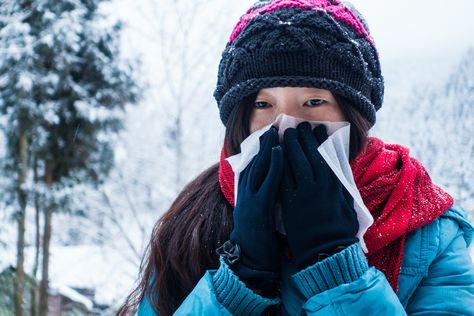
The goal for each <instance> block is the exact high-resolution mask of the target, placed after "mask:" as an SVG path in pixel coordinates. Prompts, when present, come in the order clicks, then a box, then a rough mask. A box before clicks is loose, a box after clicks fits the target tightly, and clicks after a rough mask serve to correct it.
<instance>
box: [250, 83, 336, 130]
mask: <svg viewBox="0 0 474 316" xmlns="http://www.w3.org/2000/svg"><path fill="white" fill-rule="evenodd" d="M282 113H284V114H286V115H291V116H294V117H297V118H302V119H304V120H307V121H329V122H341V121H344V120H345V118H344V114H343V113H342V111H341V108H340V107H339V104H337V101H336V100H335V99H334V96H333V95H332V93H331V92H330V91H329V90H325V89H317V88H300V87H276V88H265V89H261V90H260V91H259V93H258V95H257V98H256V99H255V103H254V108H253V110H252V113H251V115H250V132H251V133H253V132H255V131H256V130H258V129H260V128H262V127H264V126H265V125H268V124H270V123H272V122H273V121H275V119H276V118H277V116H278V115H279V114H282Z"/></svg>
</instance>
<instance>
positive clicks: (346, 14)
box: [229, 0, 375, 46]
mask: <svg viewBox="0 0 474 316" xmlns="http://www.w3.org/2000/svg"><path fill="white" fill-rule="evenodd" d="M282 8H301V9H306V10H314V11H320V10H325V11H328V12H331V14H332V16H333V17H334V19H336V20H338V21H341V22H343V23H345V24H347V25H349V26H351V27H352V28H353V29H354V30H355V31H357V33H359V34H360V35H362V36H364V37H365V39H366V40H367V41H369V42H370V43H371V44H372V45H374V42H373V39H372V37H371V36H370V34H369V32H368V31H367V30H366V29H365V27H364V24H363V23H362V22H361V21H360V20H359V19H358V18H357V15H356V14H354V12H353V11H352V10H351V9H349V8H346V7H344V6H341V3H340V1H339V0H332V1H328V0H275V1H273V2H271V3H269V4H267V5H265V6H263V7H260V8H256V9H253V10H252V9H249V10H248V11H247V12H246V14H244V15H243V16H242V17H241V18H240V20H239V22H238V23H237V25H236V26H235V27H234V30H233V31H232V34H231V35H230V39H229V41H230V42H231V43H232V42H233V41H234V40H235V39H236V38H237V36H238V35H239V34H240V32H242V30H243V29H244V28H245V26H246V25H247V23H248V22H249V21H250V20H252V19H253V18H254V17H256V16H257V15H259V14H265V13H269V12H273V11H276V10H279V9H282ZM261 12H262V13H261ZM374 46H375V45H374Z"/></svg>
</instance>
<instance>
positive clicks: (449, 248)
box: [293, 209, 474, 316]
mask: <svg viewBox="0 0 474 316" xmlns="http://www.w3.org/2000/svg"><path fill="white" fill-rule="evenodd" d="M437 225H438V227H437V231H436V233H435V234H434V238H436V239H437V240H436V244H437V245H438V250H437V253H436V254H435V255H434V256H433V260H432V261H431V263H430V265H429V269H428V272H427V274H426V276H425V277H424V278H423V279H422V280H421V281H420V283H419V284H418V286H417V287H416V289H415V291H414V292H413V295H412V296H411V297H410V299H409V301H408V304H407V306H406V307H405V308H403V305H402V304H401V302H400V300H399V299H398V297H397V295H396V294H395V292H394V291H393V290H392V288H391V287H390V285H389V283H388V281H387V280H386V278H385V276H384V275H383V273H382V272H380V271H378V270H377V269H375V268H374V267H368V264H367V259H366V258H365V255H364V254H363V252H362V250H361V249H360V246H359V245H358V244H354V245H352V246H351V247H348V248H346V249H345V250H343V251H341V252H339V253H337V254H335V255H333V256H331V257H329V258H326V259H325V260H323V261H321V262H318V263H316V264H314V265H313V266H311V267H309V268H307V269H305V270H302V271H300V272H298V273H297V274H295V275H294V276H293V280H294V282H295V284H296V285H297V287H298V289H299V290H300V291H301V292H302V293H303V295H304V296H305V298H306V299H307V301H306V303H305V304H304V305H303V310H304V312H305V313H306V314H308V315H318V316H320V315H321V316H323V315H359V314H360V315H417V316H418V315H474V307H473V306H474V266H473V262H472V259H471V258H470V256H469V251H468V249H467V247H468V246H469V244H470V242H471V240H472V235H473V229H472V226H471V225H470V224H469V223H468V222H467V221H466V220H465V218H464V216H463V215H462V213H460V212H459V209H457V210H456V209H451V210H450V211H449V212H447V213H446V214H445V215H444V216H442V217H441V218H439V219H438V220H437Z"/></svg>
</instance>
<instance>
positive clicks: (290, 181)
mask: <svg viewBox="0 0 474 316" xmlns="http://www.w3.org/2000/svg"><path fill="white" fill-rule="evenodd" d="M325 139H327V134H326V128H325V127H324V125H319V126H318V127H316V128H315V130H314V132H313V131H312V130H311V125H310V124H309V123H308V122H303V123H300V124H299V125H298V126H297V128H296V129H294V128H289V129H287V130H286V131H285V134H284V145H283V148H284V152H285V156H286V157H285V159H284V161H285V167H284V172H283V179H282V188H281V189H282V190H281V192H282V217H283V224H284V226H285V230H286V233H287V238H288V244H289V247H290V250H291V252H292V254H293V256H294V260H295V263H296V265H297V266H298V267H299V268H300V269H302V268H305V267H307V266H309V265H311V264H314V263H315V262H317V261H318V257H319V254H321V253H326V252H330V251H331V250H333V249H335V248H336V247H338V246H349V245H351V244H353V243H355V242H357V241H358V238H357V237H356V234H357V231H358V230H359V223H358V221H357V214H356V212H355V211H354V208H353V206H354V200H353V198H352V196H351V195H350V194H349V192H348V191H347V190H346V188H345V187H344V186H343V185H342V183H341V182H340V181H339V179H338V178H337V176H336V175H335V174H334V172H333V171H332V170H331V168H330V167H329V165H328V164H327V163H326V161H325V160H324V159H323V157H322V156H321V154H320V153H319V151H318V147H319V145H320V144H321V143H322V142H323V141H324V140H325Z"/></svg>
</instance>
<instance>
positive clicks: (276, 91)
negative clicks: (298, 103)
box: [258, 87, 331, 96]
mask: <svg viewBox="0 0 474 316" xmlns="http://www.w3.org/2000/svg"><path fill="white" fill-rule="evenodd" d="M282 94H285V95H286V94H295V95H302V94H304V95H306V94H320V95H330V94H331V92H330V91H329V90H326V89H319V88H311V87H275V88H264V89H260V91H258V95H274V96H276V95H282Z"/></svg>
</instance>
